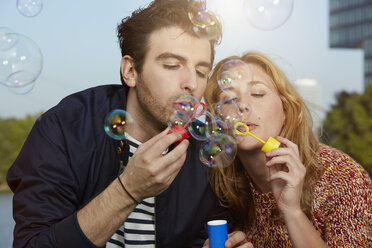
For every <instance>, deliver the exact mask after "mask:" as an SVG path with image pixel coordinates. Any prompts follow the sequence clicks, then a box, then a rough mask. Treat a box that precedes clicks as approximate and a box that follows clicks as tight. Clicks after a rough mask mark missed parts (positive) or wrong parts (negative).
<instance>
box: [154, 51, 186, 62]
mask: <svg viewBox="0 0 372 248" xmlns="http://www.w3.org/2000/svg"><path fill="white" fill-rule="evenodd" d="M169 58H173V59H177V60H179V61H182V62H184V61H186V58H185V57H182V56H181V55H178V54H174V53H168V52H166V53H162V54H160V55H159V56H157V57H156V60H163V59H169Z"/></svg>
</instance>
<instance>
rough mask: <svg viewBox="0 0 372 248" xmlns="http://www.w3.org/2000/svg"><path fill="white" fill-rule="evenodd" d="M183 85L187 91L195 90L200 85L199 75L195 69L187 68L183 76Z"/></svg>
mask: <svg viewBox="0 0 372 248" xmlns="http://www.w3.org/2000/svg"><path fill="white" fill-rule="evenodd" d="M181 87H182V89H183V90H184V91H187V92H188V93H191V92H193V91H194V90H195V89H196V88H197V87H198V82H197V75H196V71H195V70H194V69H193V70H191V69H190V70H185V73H184V76H183V78H182V84H181Z"/></svg>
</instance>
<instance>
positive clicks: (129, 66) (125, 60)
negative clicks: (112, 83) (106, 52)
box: [120, 55, 137, 87]
mask: <svg viewBox="0 0 372 248" xmlns="http://www.w3.org/2000/svg"><path fill="white" fill-rule="evenodd" d="M120 72H121V76H122V77H123V80H124V82H125V84H126V85H128V86H129V87H135V86H136V83H137V71H136V69H135V65H134V60H133V58H132V57H131V56H129V55H125V56H124V57H122V58H121V65H120Z"/></svg>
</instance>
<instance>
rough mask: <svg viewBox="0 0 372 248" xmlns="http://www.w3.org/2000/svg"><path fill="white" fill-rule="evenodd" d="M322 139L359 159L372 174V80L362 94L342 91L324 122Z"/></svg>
mask: <svg viewBox="0 0 372 248" xmlns="http://www.w3.org/2000/svg"><path fill="white" fill-rule="evenodd" d="M324 134H325V137H322V142H324V143H326V144H329V145H331V146H333V147H335V148H338V149H340V150H342V151H344V152H346V153H347V154H349V155H350V156H351V157H352V158H354V159H355V160H356V161H358V162H359V163H360V164H361V165H362V166H363V167H364V168H365V169H366V170H367V171H368V173H369V175H372V84H370V85H369V86H367V87H366V89H365V91H364V93H363V94H356V93H353V94H349V93H346V92H341V93H339V94H338V95H337V104H336V105H334V106H332V109H331V110H330V112H328V113H327V117H326V120H325V122H324Z"/></svg>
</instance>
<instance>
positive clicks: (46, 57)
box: [0, 0, 364, 118]
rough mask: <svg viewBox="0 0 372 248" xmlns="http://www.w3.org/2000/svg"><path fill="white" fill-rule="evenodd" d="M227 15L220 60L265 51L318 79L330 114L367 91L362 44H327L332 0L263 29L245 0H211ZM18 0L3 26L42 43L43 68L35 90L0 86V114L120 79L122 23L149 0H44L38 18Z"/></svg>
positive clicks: (7, 5)
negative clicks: (250, 17) (245, 9)
mask: <svg viewBox="0 0 372 248" xmlns="http://www.w3.org/2000/svg"><path fill="white" fill-rule="evenodd" d="M208 1H209V2H210V6H211V9H213V10H214V11H215V12H217V14H218V15H219V16H220V18H221V19H222V23H223V39H222V42H221V44H220V45H219V46H218V47H217V48H216V60H215V63H216V62H218V61H219V60H221V59H223V58H224V57H227V56H230V55H242V54H243V53H244V52H247V51H252V50H254V51H259V52H262V53H264V54H266V55H267V56H269V57H270V58H271V59H272V60H273V61H274V62H275V63H277V64H278V65H279V66H280V67H281V68H282V69H283V70H284V72H285V73H286V74H287V76H288V78H289V79H290V80H291V81H295V80H296V79H299V78H310V79H314V80H316V81H317V82H318V84H319V86H320V88H321V92H322V98H321V100H320V102H319V103H317V105H318V106H319V108H320V109H322V110H323V112H324V113H326V111H327V110H329V109H330V108H331V105H332V104H335V103H336V100H335V95H336V94H337V93H338V92H340V91H348V92H362V91H363V88H364V86H363V50H361V49H330V48H329V24H328V20H329V9H328V1H327V0H311V1H309V0H294V8H293V11H292V14H291V15H290V17H289V19H288V20H287V21H286V22H285V23H284V24H283V25H282V26H280V27H279V28H276V29H274V30H270V31H265V30H260V29H257V28H255V27H254V26H252V25H251V24H250V23H249V22H248V21H247V19H246V18H245V17H244V15H243V14H242V6H243V1H244V0H229V1H227V0H207V6H208ZM16 2H17V1H16V0H0V27H7V28H9V29H11V30H13V31H14V32H16V33H20V34H23V35H25V36H27V37H29V38H30V39H31V40H33V41H34V42H35V43H36V44H38V46H39V48H40V50H41V51H42V54H43V68H42V72H41V74H40V76H39V78H38V79H37V81H36V84H35V87H34V89H33V90H32V91H31V92H30V93H28V94H26V95H16V94H14V93H12V92H10V91H9V90H8V89H7V87H5V86H3V85H0V117H1V118H13V117H15V118H21V117H23V116H25V115H27V114H36V113H39V112H41V111H46V110H48V109H49V108H51V107H53V106H55V105H56V104H57V103H58V102H59V101H60V100H62V99H63V98H64V97H66V96H67V95H69V94H72V93H74V92H77V91H80V90H84V89H86V88H90V87H94V86H97V85H103V84H120V74H119V69H120V60H121V55H120V48H119V45H118V42H117V37H116V27H117V24H118V23H119V22H120V21H121V20H122V19H123V18H124V17H126V16H128V15H130V13H131V12H132V11H133V10H135V9H137V8H138V7H141V6H145V5H146V4H148V3H149V2H150V1H148V0H130V1H126V0H106V1H102V0H79V1H75V0H63V1H56V0H54V1H45V0H44V1H43V9H42V11H41V12H40V14H39V15H37V16H35V17H25V16H23V15H21V14H20V12H18V10H17V6H16Z"/></svg>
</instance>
